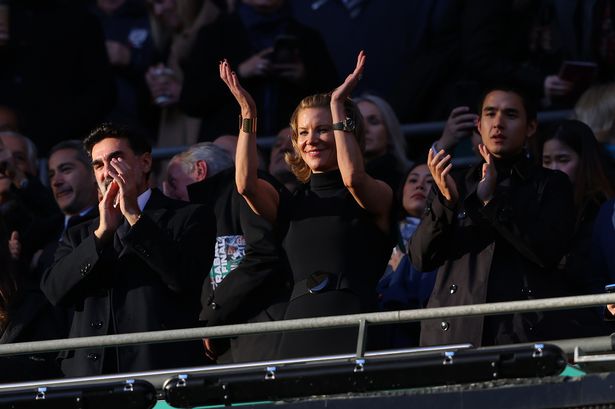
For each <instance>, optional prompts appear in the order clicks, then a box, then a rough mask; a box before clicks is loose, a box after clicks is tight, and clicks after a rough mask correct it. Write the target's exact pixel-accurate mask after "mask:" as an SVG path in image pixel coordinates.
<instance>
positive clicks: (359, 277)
mask: <svg viewBox="0 0 615 409" xmlns="http://www.w3.org/2000/svg"><path fill="white" fill-rule="evenodd" d="M364 66H365V54H364V53H363V52H361V53H360V54H359V56H358V59H357V65H356V67H355V70H354V71H353V72H352V73H351V74H350V75H349V76H348V77H347V78H346V80H345V81H344V83H343V84H341V85H340V86H339V87H337V88H336V89H335V90H334V91H333V92H332V93H331V94H316V95H311V96H308V97H306V98H304V99H303V100H302V101H301V102H300V103H299V106H298V107H297V108H296V109H295V111H294V113H293V115H292V117H291V128H292V136H291V139H292V143H293V152H292V153H290V154H288V155H287V161H288V162H289V164H290V166H291V169H292V171H293V173H294V174H295V175H296V176H297V178H298V179H299V180H300V181H302V182H303V183H304V185H303V186H301V187H300V188H299V189H298V190H297V191H296V192H295V194H294V195H293V196H292V198H291V199H290V200H288V201H284V200H281V197H280V195H279V193H278V192H277V191H276V190H275V189H273V188H272V187H271V185H269V184H268V183H266V182H265V181H264V180H262V179H259V178H258V176H257V172H256V170H257V164H258V161H257V156H256V140H255V133H256V115H257V110H256V104H255V102H254V100H253V99H252V97H251V96H250V94H249V93H248V92H247V91H246V90H245V89H244V88H243V87H242V86H241V85H240V83H239V80H238V78H237V74H236V73H235V72H233V71H232V70H231V67H230V65H229V63H228V62H226V61H224V62H222V63H221V64H220V76H221V77H222V79H223V80H224V82H225V84H226V85H227V87H228V88H229V89H230V90H231V92H232V94H233V95H234V97H235V99H236V100H237V103H239V105H240V107H241V118H242V122H241V128H240V132H239V143H238V145H237V157H236V161H235V162H236V174H235V178H236V183H237V190H238V191H239V193H240V194H241V195H242V196H243V198H244V199H245V200H246V201H247V202H248V204H249V205H250V207H251V208H252V210H253V211H254V212H256V213H258V214H260V215H261V216H263V217H264V218H265V219H267V220H269V221H270V222H272V223H275V224H276V225H277V226H278V228H279V229H280V230H282V231H283V238H282V245H283V248H284V250H285V251H286V254H287V256H288V261H289V264H290V268H291V270H292V272H293V279H294V286H293V290H292V294H291V297H290V301H289V303H288V307H287V310H286V314H285V316H284V318H285V319H295V318H310V317H321V316H328V315H341V314H353V313H359V312H368V311H375V310H376V309H377V298H376V284H377V282H378V279H379V277H380V276H381V274H382V272H383V271H384V269H385V267H386V265H387V261H388V259H389V256H390V254H391V249H392V247H393V244H394V243H393V228H394V227H392V222H393V221H392V216H391V213H392V205H393V192H392V190H391V188H390V187H389V186H388V185H387V184H386V183H385V182H382V181H380V180H377V179H374V178H372V177H371V176H369V175H368V174H367V173H366V172H365V166H364V163H363V152H362V150H363V146H364V129H363V122H362V118H361V113H360V111H359V109H358V108H357V106H356V104H354V102H352V101H351V100H350V99H349V96H350V94H351V92H352V90H353V89H354V87H355V86H356V84H357V82H358V81H359V78H360V76H361V74H362V72H363V68H364ZM356 336H357V330H356V328H352V329H333V330H318V331H310V332H302V333H284V334H283V336H282V339H281V342H280V348H279V350H280V353H279V355H280V357H281V358H290V357H300V356H314V355H323V354H337V353H349V352H352V351H354V349H355V348H356ZM332 340H335V341H334V342H332Z"/></svg>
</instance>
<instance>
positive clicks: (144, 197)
mask: <svg viewBox="0 0 615 409" xmlns="http://www.w3.org/2000/svg"><path fill="white" fill-rule="evenodd" d="M151 196H152V189H151V188H150V189H147V190H146V191H145V192H143V193H141V194H140V195H139V197H137V203H138V204H139V210H141V211H143V209H145V205H146V204H147V202H148V201H149V198H150V197H151Z"/></svg>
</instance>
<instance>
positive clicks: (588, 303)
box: [0, 293, 615, 356]
mask: <svg viewBox="0 0 615 409" xmlns="http://www.w3.org/2000/svg"><path fill="white" fill-rule="evenodd" d="M605 304H615V293H612V294H593V295H582V296H575V297H558V298H544V299H537V300H525V301H508V302H499V303H492V304H474V305H461V306H455V307H440V308H427V309H419V310H403V311H390V312H375V313H367V314H352V315H337V316H330V317H318V318H302V319H296V320H285V321H273V322H258V323H250V324H234V325H224V326H216V327H204V328H186V329H176V330H168V331H150V332H137V333H129V334H116V335H103V336H96V337H82V338H70V339H58V340H48V341H36V342H21V343H15V344H4V345H0V356H6V355H19V354H29V353H42V352H53V351H61V350H66V349H83V348H100V347H110V346H126V345H135V344H144V343H162V342H171V341H186V340H192V339H202V338H221V337H231V336H237V335H249V334H262V333H271V332H282V331H298V330H307V329H324V328H339V327H352V326H358V325H359V324H360V322H361V320H365V321H366V322H368V323H369V324H370V325H371V324H390V323H403V322H410V321H420V320H426V319H441V318H454V317H463V316H477V315H498V314H510V313H519V312H535V311H548V310H562V309H571V308H585V307H592V306H599V305H605Z"/></svg>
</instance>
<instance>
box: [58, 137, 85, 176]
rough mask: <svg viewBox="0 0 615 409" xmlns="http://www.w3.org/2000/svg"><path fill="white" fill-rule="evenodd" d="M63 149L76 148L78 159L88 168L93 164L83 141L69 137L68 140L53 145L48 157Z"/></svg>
mask: <svg viewBox="0 0 615 409" xmlns="http://www.w3.org/2000/svg"><path fill="white" fill-rule="evenodd" d="M62 149H72V150H74V151H75V152H76V153H77V160H78V161H79V162H81V163H83V164H84V165H85V166H86V167H87V168H88V169H89V168H90V166H91V165H92V161H91V160H90V157H89V155H88V153H87V152H86V151H85V148H84V147H83V142H82V141H80V140H78V139H69V140H67V141H62V142H59V143H56V144H55V145H53V146H52V147H51V150H49V156H48V157H49V158H50V157H51V155H53V154H54V153H56V152H57V151H60V150H62Z"/></svg>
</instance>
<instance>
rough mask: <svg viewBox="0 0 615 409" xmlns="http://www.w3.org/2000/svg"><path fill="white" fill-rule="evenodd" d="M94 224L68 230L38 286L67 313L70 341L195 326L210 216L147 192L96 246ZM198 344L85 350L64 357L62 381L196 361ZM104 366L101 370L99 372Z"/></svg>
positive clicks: (211, 233)
mask: <svg viewBox="0 0 615 409" xmlns="http://www.w3.org/2000/svg"><path fill="white" fill-rule="evenodd" d="M97 226H98V219H94V220H92V221H91V222H87V223H84V224H81V225H79V226H76V227H75V228H73V229H70V230H69V231H68V233H67V234H66V235H65V236H64V238H63V240H62V243H61V245H60V247H59V248H58V251H57V252H56V257H55V262H54V265H53V266H52V267H51V269H49V270H47V271H46V272H45V274H44V276H43V279H42V282H41V288H42V290H43V292H44V293H45V295H46V296H47V297H48V298H49V300H50V301H51V302H52V303H53V304H54V305H64V306H68V307H72V308H73V309H74V311H75V313H74V317H73V323H72V326H71V330H70V337H71V338H72V337H83V336H94V335H106V334H113V333H118V334H119V333H128V332H141V331H156V330H167V329H175V328H186V327H191V326H195V325H196V323H197V320H198V313H199V295H200V289H201V285H202V283H203V279H204V278H205V275H206V273H207V271H208V270H209V268H210V266H211V263H212V255H213V248H214V241H215V235H216V230H215V229H216V228H215V221H214V218H213V214H212V213H211V212H210V211H209V210H208V209H207V208H205V207H203V206H197V205H190V204H187V203H183V202H179V201H176V200H172V199H169V198H167V197H165V196H164V195H162V193H161V192H160V191H159V190H157V189H154V190H153V191H152V196H151V198H150V200H149V201H148V203H147V205H146V206H145V209H144V211H143V214H142V216H141V218H140V219H139V221H138V222H137V223H136V224H135V225H134V226H132V227H131V228H130V229H129V230H128V231H127V233H126V235H125V236H124V238H123V243H124V244H122V243H121V241H120V239H119V238H118V237H117V235H116V237H115V239H114V241H113V243H111V244H108V245H106V246H105V247H104V248H100V249H99V248H97V245H96V242H95V238H94V234H93V231H94V230H95V229H96V227H97ZM199 344H200V343H199V342H188V343H179V344H177V343H176V344H168V343H167V344H155V345H138V346H130V347H123V348H119V349H118V348H108V349H106V350H104V349H103V348H93V349H87V350H77V351H70V352H68V353H66V354H64V358H65V359H64V361H63V363H62V369H63V370H64V372H65V373H66V374H67V375H70V376H84V375H94V374H100V373H102V372H103V371H104V372H113V371H116V370H119V371H120V372H128V371H140V370H150V369H158V368H169V367H181V366H187V365H198V364H200V363H202V359H201V356H202V353H201V348H200V345H199ZM103 363H104V366H103Z"/></svg>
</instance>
